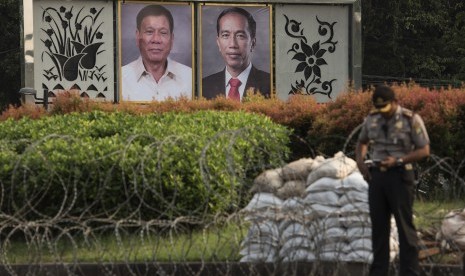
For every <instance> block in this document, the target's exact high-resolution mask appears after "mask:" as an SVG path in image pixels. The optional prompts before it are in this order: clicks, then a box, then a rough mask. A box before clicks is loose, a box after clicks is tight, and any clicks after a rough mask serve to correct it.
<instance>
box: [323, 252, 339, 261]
mask: <svg viewBox="0 0 465 276" xmlns="http://www.w3.org/2000/svg"><path fill="white" fill-rule="evenodd" d="M345 256H346V254H345V253H343V252H321V253H320V254H318V259H319V260H321V261H341V260H344V259H345Z"/></svg>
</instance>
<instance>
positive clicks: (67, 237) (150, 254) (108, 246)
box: [0, 200, 465, 264]
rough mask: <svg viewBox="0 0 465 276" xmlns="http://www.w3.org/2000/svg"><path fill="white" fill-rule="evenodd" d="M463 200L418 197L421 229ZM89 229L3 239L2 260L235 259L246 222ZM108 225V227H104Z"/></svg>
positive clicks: (445, 257) (429, 229)
mask: <svg viewBox="0 0 465 276" xmlns="http://www.w3.org/2000/svg"><path fill="white" fill-rule="evenodd" d="M464 207H465V200H456V201H424V200H416V201H415V205H414V209H415V210H414V212H415V223H416V226H417V229H418V230H419V231H420V232H422V233H429V234H430V235H435V234H436V233H437V231H439V230H440V226H441V221H442V219H443V218H444V216H445V215H446V214H447V213H448V212H449V211H451V210H456V209H463V208H464ZM170 229H171V228H169V229H167V230H165V231H159V232H157V233H154V232H153V231H150V232H145V231H144V232H141V231H138V232H131V233H128V232H122V231H116V230H115V229H112V230H109V231H110V232H98V233H97V232H96V231H94V232H91V233H86V235H85V236H84V234H83V233H82V232H81V231H77V232H76V233H73V234H71V233H62V235H59V236H58V237H57V235H49V236H53V239H47V238H46V237H47V235H40V236H33V237H29V238H28V242H27V243H26V242H24V239H22V238H21V237H14V238H10V239H6V240H5V239H2V240H1V245H2V249H3V250H2V251H0V253H1V254H0V263H10V264H21V263H54V262H58V263H59V262H93V263H95V262H173V261H180V262H188V261H208V262H212V261H238V260H239V259H240V255H239V251H240V243H241V241H242V240H243V238H244V237H245V235H246V234H247V230H248V227H247V225H246V224H244V223H241V222H240V221H239V219H235V221H230V222H228V223H222V224H221V225H218V224H217V225H213V226H211V227H204V228H202V229H196V230H194V231H182V232H179V231H174V229H171V231H170ZM107 231H108V230H107ZM459 255H460V254H458V255H457V252H447V254H441V255H439V256H436V257H434V258H431V259H429V261H430V262H431V261H434V262H438V263H456V262H457V258H458V257H459Z"/></svg>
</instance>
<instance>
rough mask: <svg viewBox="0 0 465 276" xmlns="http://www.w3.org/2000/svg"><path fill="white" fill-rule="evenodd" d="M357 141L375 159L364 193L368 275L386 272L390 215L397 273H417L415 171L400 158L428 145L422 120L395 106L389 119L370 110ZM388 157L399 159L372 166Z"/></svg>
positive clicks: (416, 115)
mask: <svg viewBox="0 0 465 276" xmlns="http://www.w3.org/2000/svg"><path fill="white" fill-rule="evenodd" d="M358 141H359V142H360V143H362V144H368V145H369V147H370V156H371V159H372V160H374V161H375V165H374V166H372V167H371V168H370V174H371V180H370V181H369V182H370V183H369V184H370V185H369V192H368V193H369V205H370V217H371V223H372V245H373V253H374V259H373V263H372V266H371V270H370V275H385V273H386V272H387V271H388V266H389V236H390V220H391V214H392V215H394V218H395V220H396V224H397V228H398V233H399V242H400V247H401V250H400V268H401V271H400V275H418V274H419V267H418V249H417V241H418V238H417V234H416V229H415V226H414V224H413V198H414V180H415V173H414V171H413V167H412V164H404V163H403V162H402V161H401V160H400V158H402V157H403V156H405V155H406V154H408V153H409V152H411V151H412V150H413V149H415V148H422V147H424V146H426V145H428V144H429V138H428V134H427V132H426V128H425V125H424V123H423V120H422V119H421V117H420V116H419V115H418V114H414V113H413V112H412V111H410V110H408V109H406V108H403V107H401V106H399V105H397V109H396V112H395V113H394V115H393V116H392V117H390V118H385V117H383V115H382V114H381V113H380V112H378V111H373V112H372V113H370V114H369V115H368V116H367V117H366V119H365V122H364V124H363V127H362V130H361V133H360V135H359V139H358ZM388 156H393V157H395V158H396V159H397V160H399V161H398V165H397V166H394V167H390V168H384V167H380V166H377V165H376V164H377V162H376V161H377V160H380V161H381V160H384V159H385V158H386V157H388Z"/></svg>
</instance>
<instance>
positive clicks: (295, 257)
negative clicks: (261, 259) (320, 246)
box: [280, 248, 316, 262]
mask: <svg viewBox="0 0 465 276" xmlns="http://www.w3.org/2000/svg"><path fill="white" fill-rule="evenodd" d="M280 257H281V258H282V262H313V261H315V260H316V257H315V254H314V253H313V252H311V251H308V250H305V249H300V248H299V249H297V250H294V251H292V252H289V253H286V254H285V255H284V256H281V255H280Z"/></svg>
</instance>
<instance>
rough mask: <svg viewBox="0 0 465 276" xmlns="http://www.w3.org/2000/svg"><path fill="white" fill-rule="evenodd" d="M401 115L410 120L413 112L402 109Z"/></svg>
mask: <svg viewBox="0 0 465 276" xmlns="http://www.w3.org/2000/svg"><path fill="white" fill-rule="evenodd" d="M402 115H404V116H406V117H409V118H411V117H413V111H412V110H410V109H406V108H402Z"/></svg>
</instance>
